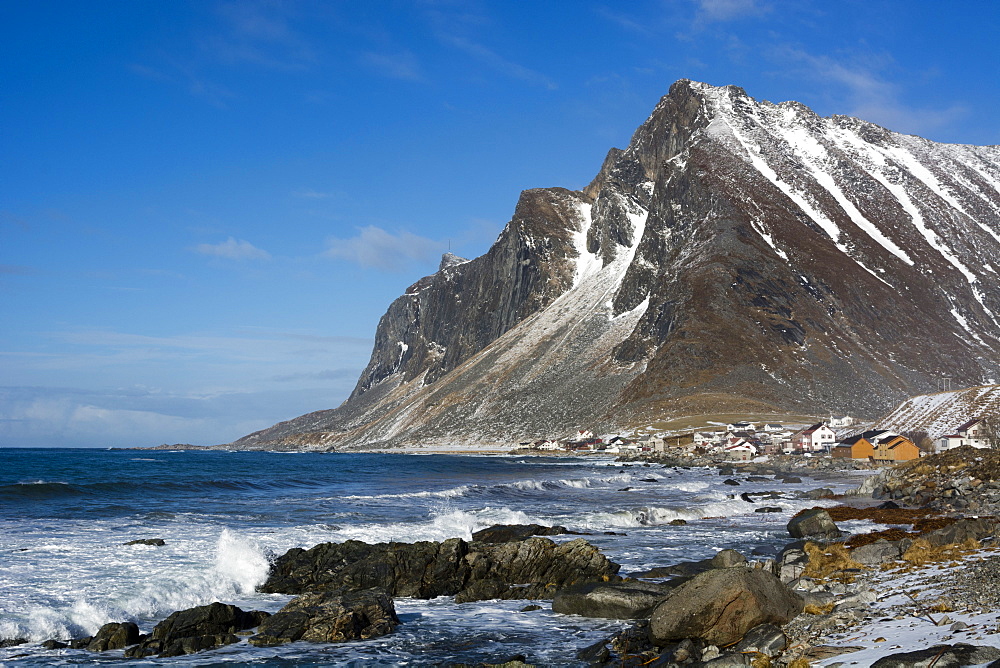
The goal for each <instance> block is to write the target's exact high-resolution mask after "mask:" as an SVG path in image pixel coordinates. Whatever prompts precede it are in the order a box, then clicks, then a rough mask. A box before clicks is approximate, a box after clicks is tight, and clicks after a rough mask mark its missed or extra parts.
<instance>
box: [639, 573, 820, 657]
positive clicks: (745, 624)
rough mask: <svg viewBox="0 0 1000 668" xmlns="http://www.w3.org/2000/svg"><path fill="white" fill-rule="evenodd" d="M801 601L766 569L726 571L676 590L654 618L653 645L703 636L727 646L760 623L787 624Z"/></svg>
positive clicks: (651, 624) (797, 612)
mask: <svg viewBox="0 0 1000 668" xmlns="http://www.w3.org/2000/svg"><path fill="white" fill-rule="evenodd" d="M803 606H804V603H803V600H802V597H801V596H799V595H798V594H796V593H794V592H792V591H791V590H789V589H788V588H786V587H785V586H784V585H783V584H782V583H781V581H780V580H779V579H778V578H776V577H775V576H773V575H771V574H770V573H768V572H766V571H763V570H761V569H751V568H722V569H717V570H711V571H707V572H705V573H702V574H701V575H697V576H695V577H694V578H693V579H692V580H691V581H690V582H686V583H684V584H682V585H681V586H680V587H678V588H677V589H675V590H674V591H673V592H672V593H671V594H670V597H669V598H667V600H665V601H664V602H663V603H661V604H660V605H659V606H657V608H656V610H654V611H653V615H652V617H651V618H650V635H651V637H652V639H653V642H655V643H657V644H660V645H664V644H667V643H669V642H670V641H675V640H681V639H684V638H700V639H702V640H704V641H705V642H707V643H710V644H712V645H716V646H719V647H724V646H726V645H731V644H733V643H735V642H737V641H739V640H740V639H742V638H743V636H744V635H746V633H747V631H749V630H750V629H752V628H753V627H755V626H759V625H760V624H776V625H781V624H785V623H786V622H788V620H790V619H791V618H792V617H794V616H795V615H797V614H799V613H800V612H802V608H803Z"/></svg>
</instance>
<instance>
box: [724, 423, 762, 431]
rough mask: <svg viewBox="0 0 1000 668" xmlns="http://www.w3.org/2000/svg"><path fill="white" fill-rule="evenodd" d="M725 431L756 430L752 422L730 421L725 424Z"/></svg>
mask: <svg viewBox="0 0 1000 668" xmlns="http://www.w3.org/2000/svg"><path fill="white" fill-rule="evenodd" d="M726 431H757V427H756V426H755V425H754V423H753V422H732V423H730V424H727V425H726Z"/></svg>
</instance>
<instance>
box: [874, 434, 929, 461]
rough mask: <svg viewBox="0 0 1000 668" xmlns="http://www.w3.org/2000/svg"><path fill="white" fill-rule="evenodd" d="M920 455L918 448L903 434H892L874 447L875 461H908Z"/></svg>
mask: <svg viewBox="0 0 1000 668" xmlns="http://www.w3.org/2000/svg"><path fill="white" fill-rule="evenodd" d="M919 456H920V448H918V447H917V446H916V444H914V442H913V441H911V440H910V439H908V438H906V437H905V436H898V435H897V436H893V437H892V438H887V439H885V440H884V441H880V442H879V443H878V445H877V446H876V447H875V461H877V462H908V461H910V460H911V459H916V458H918V457H919Z"/></svg>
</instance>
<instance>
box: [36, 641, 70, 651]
mask: <svg viewBox="0 0 1000 668" xmlns="http://www.w3.org/2000/svg"><path fill="white" fill-rule="evenodd" d="M67 647H69V644H68V643H64V642H61V641H59V640H56V639H55V638H52V639H50V640H46V641H45V642H43V643H42V644H41V648H42V649H50V650H51V649H66V648H67Z"/></svg>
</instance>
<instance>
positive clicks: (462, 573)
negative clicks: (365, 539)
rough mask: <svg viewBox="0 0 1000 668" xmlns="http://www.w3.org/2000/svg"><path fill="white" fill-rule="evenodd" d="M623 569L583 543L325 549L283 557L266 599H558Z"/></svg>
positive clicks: (461, 543) (536, 541)
mask: <svg viewBox="0 0 1000 668" xmlns="http://www.w3.org/2000/svg"><path fill="white" fill-rule="evenodd" d="M618 569H619V566H618V564H615V563H612V562H611V561H608V559H607V558H606V557H605V556H604V555H602V554H601V553H600V551H599V550H597V548H595V547H594V546H592V545H591V544H590V543H588V542H586V541H585V540H583V539H582V538H578V539H576V540H572V541H569V542H567V543H561V544H558V545H557V544H555V543H553V542H552V541H551V540H549V539H547V538H528V539H526V540H523V541H520V542H513V543H496V544H492V543H478V542H475V543H466V542H465V541H463V540H462V539H460V538H452V539H450V540H446V541H444V542H443V543H437V542H430V541H424V542H419V543H378V544H375V545H369V544H367V543H362V542H360V541H347V542H345V543H322V544H320V545H317V546H315V547H313V548H311V549H309V550H302V549H300V548H296V549H292V550H289V551H288V552H286V553H285V554H284V555H283V556H281V557H279V558H278V559H277V560H276V561H275V564H274V567H273V569H272V572H271V575H270V577H269V578H268V580H267V582H265V583H264V585H263V586H262V587H261V588H260V590H261V591H263V592H267V593H282V594H304V593H310V592H317V591H332V590H338V591H339V590H342V591H358V590H364V589H379V590H381V591H384V592H386V593H387V594H388V595H389V596H412V597H414V598H435V597H437V596H455V600H456V601H458V602H460V603H461V602H468V601H479V600H485V599H491V598H506V599H528V598H551V597H552V595H553V594H554V593H555V591H556V589H558V588H559V587H563V586H567V585H571V584H575V583H578V582H590V581H605V580H613V579H617V575H616V574H617V572H618Z"/></svg>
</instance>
